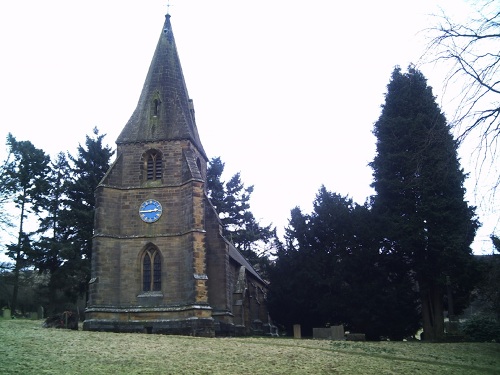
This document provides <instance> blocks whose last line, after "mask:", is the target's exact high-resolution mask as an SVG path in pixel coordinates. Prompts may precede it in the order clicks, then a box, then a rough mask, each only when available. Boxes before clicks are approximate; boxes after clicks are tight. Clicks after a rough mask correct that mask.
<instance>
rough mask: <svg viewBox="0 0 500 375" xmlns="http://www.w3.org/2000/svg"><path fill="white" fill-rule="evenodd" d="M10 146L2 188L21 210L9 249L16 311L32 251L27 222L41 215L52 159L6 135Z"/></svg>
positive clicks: (29, 145) (29, 143)
mask: <svg viewBox="0 0 500 375" xmlns="http://www.w3.org/2000/svg"><path fill="white" fill-rule="evenodd" d="M7 145H8V146H9V158H10V157H11V159H10V161H9V163H7V165H6V169H5V182H6V184H5V185H3V186H2V189H3V190H4V189H5V190H6V191H7V192H8V193H9V194H11V195H12V196H13V202H14V204H15V207H16V208H17V209H18V211H19V215H18V217H19V223H18V225H17V229H18V236H17V243H13V244H11V245H8V246H7V255H8V256H9V257H10V258H11V259H12V260H13V261H14V277H13V279H14V282H13V283H14V289H13V292H12V303H11V308H12V310H13V311H15V309H16V305H17V298H18V291H19V275H20V272H21V270H22V269H23V268H24V267H26V266H27V265H29V259H28V257H29V256H28V254H29V253H30V251H31V239H30V235H29V233H28V232H27V231H26V229H25V222H26V221H25V220H26V219H27V218H28V214H35V215H37V214H38V213H40V211H41V209H42V207H43V203H42V202H43V197H44V196H45V195H46V193H47V191H48V183H47V181H46V179H45V177H46V176H47V174H48V172H49V162H50V157H49V156H48V155H46V154H45V152H43V150H41V149H38V148H36V147H35V146H34V145H33V144H32V143H31V142H29V141H17V140H16V139H15V138H14V136H13V135H12V134H10V133H9V135H8V136H7Z"/></svg>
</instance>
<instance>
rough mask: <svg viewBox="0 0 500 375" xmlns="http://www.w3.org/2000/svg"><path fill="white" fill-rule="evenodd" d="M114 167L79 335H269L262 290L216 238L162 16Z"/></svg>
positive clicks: (200, 154)
mask: <svg viewBox="0 0 500 375" xmlns="http://www.w3.org/2000/svg"><path fill="white" fill-rule="evenodd" d="M116 144H117V156H116V160H115V162H114V163H113V165H112V166H111V168H110V169H109V171H108V172H107V174H106V175H105V177H104V178H103V180H102V181H101V182H100V184H99V186H98V187H97V189H96V192H95V194H96V212H95V228H94V239H93V255H92V278H91V280H90V285H89V301H88V306H87V309H86V313H85V316H86V320H85V322H84V326H83V327H84V329H85V330H97V331H114V332H147V333H170V334H188V335H202V336H213V335H216V334H221V335H227V334H253V333H266V332H267V333H269V330H270V327H271V326H270V324H269V323H270V322H269V319H268V313H267V309H266V305H265V296H266V291H267V289H266V288H267V284H266V283H265V281H264V280H262V278H261V277H260V276H259V274H258V273H257V272H256V271H255V270H254V269H253V268H252V267H251V266H250V264H249V263H248V262H247V261H246V259H245V258H244V257H243V256H242V255H241V254H240V253H239V252H238V251H237V250H236V249H235V248H234V246H233V245H232V244H231V243H230V242H228V241H227V240H226V239H225V238H223V237H222V235H221V223H220V221H219V218H218V215H217V213H216V212H215V210H214V207H213V206H212V205H211V203H210V201H209V199H208V198H207V193H206V185H205V181H206V173H207V161H208V158H207V156H206V154H205V150H204V149H203V146H202V144H201V141H200V137H199V135H198V130H197V127H196V123H195V117H194V109H193V102H192V101H191V100H190V99H189V96H188V92H187V89H186V84H185V81H184V77H183V74H182V69H181V64H180V61H179V57H178V55H177V49H176V46H175V41H174V35H173V33H172V27H171V24H170V16H169V15H167V16H166V19H165V23H164V25H163V28H162V30H161V35H160V39H159V41H158V44H157V47H156V51H155V53H154V56H153V60H152V62H151V66H150V68H149V72H148V74H147V77H146V80H145V82H144V87H143V89H142V93H141V96H140V98H139V102H138V104H137V108H136V109H135V111H134V112H133V114H132V116H131V118H130V120H129V121H128V123H127V124H126V125H125V127H124V129H123V130H122V132H121V134H120V135H119V137H118V139H117V141H116Z"/></svg>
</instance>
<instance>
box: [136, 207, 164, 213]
mask: <svg viewBox="0 0 500 375" xmlns="http://www.w3.org/2000/svg"><path fill="white" fill-rule="evenodd" d="M158 211H160V210H159V209H158V208H154V209H152V210H140V211H139V212H141V213H148V212H158Z"/></svg>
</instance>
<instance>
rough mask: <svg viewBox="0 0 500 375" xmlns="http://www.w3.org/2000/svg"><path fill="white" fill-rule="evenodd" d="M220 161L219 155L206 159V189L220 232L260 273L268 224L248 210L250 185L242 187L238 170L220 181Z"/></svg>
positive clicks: (269, 235) (265, 260)
mask: <svg viewBox="0 0 500 375" xmlns="http://www.w3.org/2000/svg"><path fill="white" fill-rule="evenodd" d="M223 172H224V163H223V162H222V161H221V159H220V157H216V158H213V159H212V160H211V161H210V164H209V167H208V171H207V191H208V196H209V198H210V201H211V202H212V205H213V206H214V208H215V210H216V211H217V213H218V214H219V219H220V220H221V222H222V225H223V235H224V236H225V237H226V238H227V239H228V240H229V241H231V242H232V243H233V244H234V246H235V247H236V248H237V249H238V250H239V251H240V252H241V253H242V254H243V255H244V256H245V257H246V258H247V259H248V260H249V262H250V263H251V264H252V266H255V267H256V268H257V269H259V270H260V271H261V272H262V273H265V269H266V268H267V267H268V266H269V261H268V258H267V254H266V250H267V249H266V248H265V245H268V244H270V242H271V241H272V239H273V238H274V236H275V229H272V224H269V225H267V226H264V227H263V226H261V225H260V224H259V222H258V221H257V220H256V219H255V217H254V215H253V213H252V212H251V211H250V197H251V194H252V192H253V185H252V186H249V187H245V184H244V183H243V182H242V181H241V176H240V173H239V172H238V173H236V174H234V175H233V176H232V177H231V179H230V180H229V181H228V182H225V181H222V180H221V179H222V174H223Z"/></svg>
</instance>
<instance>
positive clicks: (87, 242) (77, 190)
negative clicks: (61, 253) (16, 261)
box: [64, 128, 114, 294]
mask: <svg viewBox="0 0 500 375" xmlns="http://www.w3.org/2000/svg"><path fill="white" fill-rule="evenodd" d="M93 134H94V136H93V137H90V136H86V140H85V147H84V146H82V145H79V146H78V154H77V156H71V155H70V156H69V159H70V161H71V164H72V166H71V170H72V179H71V180H70V181H69V182H68V189H67V208H68V210H69V212H70V214H69V215H68V216H67V217H66V218H65V223H66V230H67V233H66V236H67V239H68V241H69V243H70V244H71V246H69V247H67V248H66V255H65V256H66V257H67V262H65V264H64V267H65V268H66V270H65V273H66V274H68V275H70V274H71V275H73V280H72V283H73V285H75V290H74V293H78V294H82V293H84V292H85V291H86V288H87V282H88V280H89V279H90V262H91V257H92V236H93V233H94V209H95V197H94V191H95V189H96V188H97V185H98V184H99V182H100V181H101V180H102V178H103V177H104V175H105V174H106V172H107V170H108V169H109V165H110V160H111V157H112V155H113V153H114V151H113V150H112V149H111V148H110V147H109V146H107V145H106V146H105V145H103V138H104V137H105V134H99V130H98V129H97V128H94V130H93Z"/></svg>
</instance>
